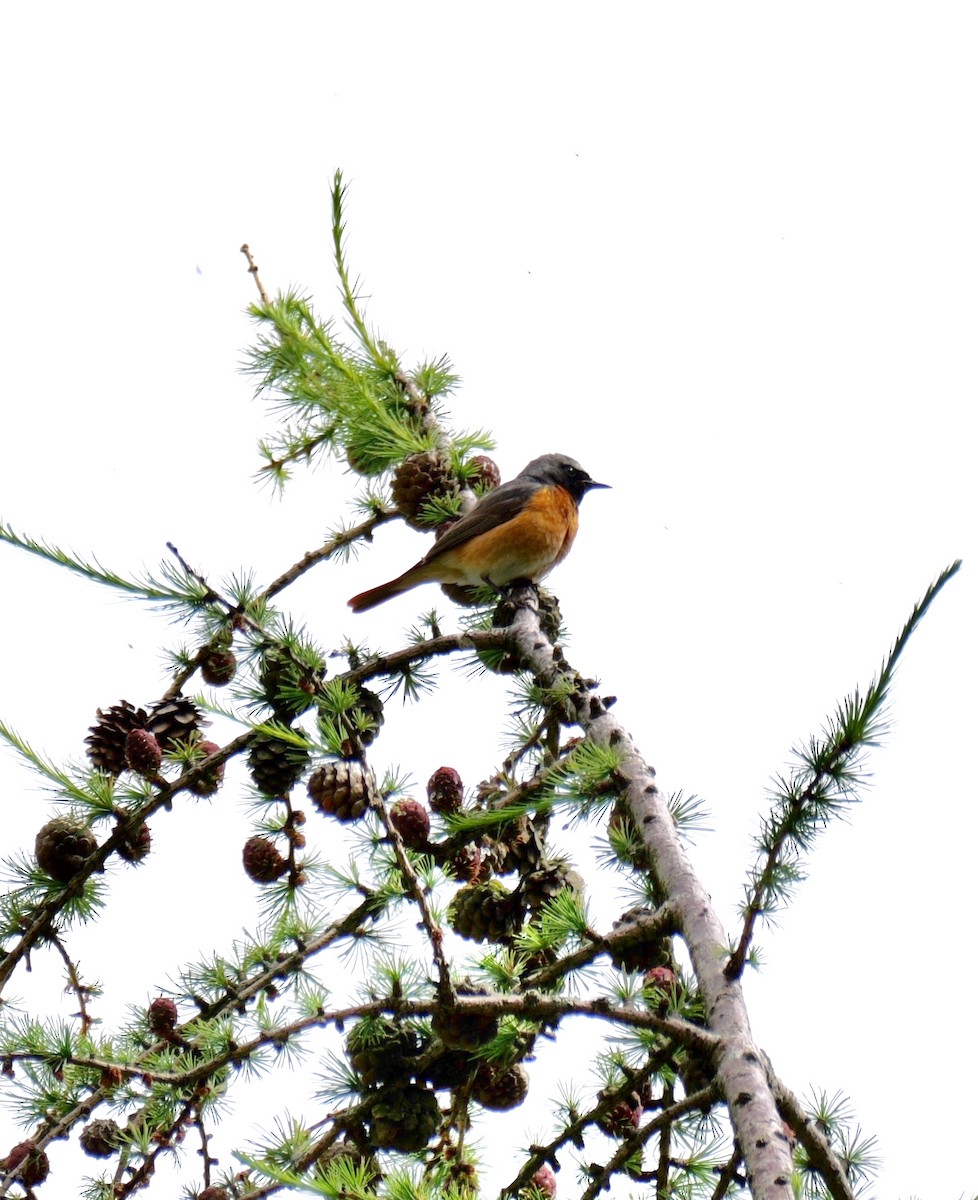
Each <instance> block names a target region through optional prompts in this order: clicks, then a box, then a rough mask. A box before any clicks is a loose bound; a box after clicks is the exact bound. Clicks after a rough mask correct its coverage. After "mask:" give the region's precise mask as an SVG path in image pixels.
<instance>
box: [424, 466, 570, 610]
mask: <svg viewBox="0 0 978 1200" xmlns="http://www.w3.org/2000/svg"><path fill="white" fill-rule="evenodd" d="M576 534H577V505H576V504H575V503H574V500H573V498H572V497H571V496H570V494H569V493H568V492H566V491H564V489H563V488H561V487H554V488H541V489H540V491H538V492H537V494H536V495H535V496H534V497H533V499H532V500H531V501H530V502H529V504H528V505H527V506H526V508H525V509H524V510H523V511H522V512H521V513H520V514H519V516H517V517H514V518H513V519H512V520H511V521H507V522H506V523H505V524H503V525H499V526H497V527H496V528H495V529H490V530H489V531H488V533H482V534H479V536H478V537H475V538H473V539H472V540H471V541H469V542H466V543H465V544H464V545H462V546H458V547H456V548H455V549H454V550H450V551H449V552H448V553H447V554H445V555H444V556H443V557H440V556H436V557H435V558H434V559H432V561H431V564H430V567H431V575H430V576H429V578H436V579H438V580H440V581H441V582H443V583H461V584H466V585H468V586H470V587H471V586H475V585H476V584H478V583H480V582H482V581H483V580H484V579H485V578H487V577H488V578H489V579H490V580H491V582H492V583H495V584H504V583H512V581H513V580H514V579H532V580H534V581H536V580H539V579H543V577H544V576H545V575H546V574H547V573H548V572H549V571H551V570H552V569H553V568H554V567H555V566H556V565H557V564H558V563H559V562H560V561H561V560H562V559H563V558H564V557H565V556H566V554H567V552H568V551H569V550H570V548H571V544H572V543H573V541H574V537H575V535H576Z"/></svg>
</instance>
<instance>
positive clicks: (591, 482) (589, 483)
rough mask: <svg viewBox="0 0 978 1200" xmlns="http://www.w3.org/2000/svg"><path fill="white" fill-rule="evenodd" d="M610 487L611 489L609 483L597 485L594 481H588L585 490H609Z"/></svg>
mask: <svg viewBox="0 0 978 1200" xmlns="http://www.w3.org/2000/svg"><path fill="white" fill-rule="evenodd" d="M610 487H611V484H610V483H598V481H597V480H596V479H589V480H588V481H587V490H588V491H591V489H592V488H610Z"/></svg>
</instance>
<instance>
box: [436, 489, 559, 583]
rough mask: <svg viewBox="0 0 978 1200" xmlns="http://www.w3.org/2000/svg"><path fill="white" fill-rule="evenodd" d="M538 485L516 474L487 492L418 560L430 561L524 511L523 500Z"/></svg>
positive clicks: (526, 499)
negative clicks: (514, 477) (515, 476)
mask: <svg viewBox="0 0 978 1200" xmlns="http://www.w3.org/2000/svg"><path fill="white" fill-rule="evenodd" d="M539 486H540V485H539V483H537V482H536V481H534V480H530V479H521V478H519V477H517V478H516V479H511V480H510V481H509V483H504V484H503V485H502V486H501V487H497V488H494V489H493V491H491V492H487V493H486V494H485V495H484V496H483V497H482V498H481V500H479V502H478V503H477V504H476V506H475V508H473V509H470V510H469V511H468V512H467V513H466V514H465V516H464V517H463V518H462V519H461V521H458V522H457V523H456V524H454V525H453V526H452V527H451V529H449V531H448V533H446V534H445V536H444V537H441V538H439V539H438V541H437V542H435V544H434V545H433V546H432V547H431V549H430V550H429V551H428V553H427V554H426V555H425V556H424V558H423V559H422V560H421V561H422V562H425V563H426V562H431V560H432V559H433V558H437V557H438V556H439V555H440V554H444V553H445V551H446V550H454V549H455V547H456V546H461V545H462V543H463V542H467V541H469V539H470V538H474V537H478V536H479V534H480V533H488V532H489V530H490V529H495V528H496V526H497V525H505V524H506V522H507V521H511V520H512V519H513V518H514V517H515V516H518V515H519V514H520V513H521V512H522V511H523V509H524V507H525V506H526V502H527V501H528V500H529V499H530V497H531V496H532V495H533V493H534V492H535V491H536V490H537V488H538V487H539Z"/></svg>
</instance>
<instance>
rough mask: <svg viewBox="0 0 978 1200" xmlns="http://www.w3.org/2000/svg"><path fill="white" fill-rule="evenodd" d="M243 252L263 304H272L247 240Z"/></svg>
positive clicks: (242, 248)
mask: <svg viewBox="0 0 978 1200" xmlns="http://www.w3.org/2000/svg"><path fill="white" fill-rule="evenodd" d="M241 253H242V254H243V255H244V256H245V258H246V259H247V260H248V271H249V272H250V274H251V275H252V276H253V277H254V280H255V286H256V287H257V288H258V295H259V296H261V302H262V304H264V305H265V306H266V307H267V306H268V305H269V304H271V300H269V298H268V293H267V292H266V291H265V289H264V288H263V287H262V282H261V280H260V279H259V278H258V264H257V263H256V262H255V260H254V259H253V258H252V257H251V251H250V250H249V249H248V243H247V242H245V243H244V245H243V246H242V247H241Z"/></svg>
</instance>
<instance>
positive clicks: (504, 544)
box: [349, 454, 609, 612]
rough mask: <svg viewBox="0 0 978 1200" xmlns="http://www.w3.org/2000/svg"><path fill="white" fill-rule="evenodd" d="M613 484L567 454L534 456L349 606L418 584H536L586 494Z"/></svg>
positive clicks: (564, 541) (562, 552)
mask: <svg viewBox="0 0 978 1200" xmlns="http://www.w3.org/2000/svg"><path fill="white" fill-rule="evenodd" d="M608 486H609V485H608V484H607V483H596V482H595V481H594V480H593V479H592V478H591V476H590V475H588V473H587V471H585V470H584V468H583V467H582V466H581V465H580V463H578V462H575V461H574V459H572V458H568V457H567V455H566V454H544V455H542V456H541V457H540V458H535V459H534V460H533V462H531V463H530V464H529V465H528V466H526V467H524V468H523V470H522V471H521V472H520V473H519V475H517V476H516V478H515V479H511V480H510V481H509V482H508V483H504V484H503V485H502V486H501V487H498V488H496V489H495V490H494V491H491V492H486V494H485V495H484V496H482V497H481V499H479V500H478V501H477V502H476V504H475V506H474V507H473V508H471V509H470V510H469V511H468V512H467V513H466V514H465V516H464V517H462V519H461V520H460V521H458V522H457V523H456V524H455V525H453V526H452V527H451V528H450V529H449V530H448V532H447V533H446V534H445V535H444V537H442V538H440V539H439V540H438V541H437V542H435V544H434V545H433V546H432V547H431V549H430V550H429V551H428V553H427V554H426V555H425V556H424V558H423V559H422V560H421V561H420V562H419V563H415V565H414V566H413V567H411V568H410V569H409V570H407V571H405V572H404V574H403V575H398V577H397V578H396V579H392V580H390V582H389V583H382V584H381V585H380V587H375V588H370V590H369V591H366V592H361V593H360V594H359V595H358V596H354V597H353V599H352V600H350V601H349V605H350V607H351V608H352V609H353V611H354V612H364V611H365V610H366V609H368V608H373V606H374V605H375V604H383V602H384V601H385V600H389V599H390V598H391V596H397V595H398V594H399V593H401V592H406V591H409V590H410V589H411V588H414V587H417V586H418V585H419V584H421V583H455V584H462V585H463V586H465V587H478V586H479V584H485V583H488V584H492V585H493V586H495V587H502V586H503V584H507V583H513V582H514V581H515V580H517V579H528V580H530V581H532V582H533V583H536V582H538V581H539V580H541V579H543V577H544V576H545V575H546V574H547V573H548V572H549V571H552V570H553V568H554V567H555V566H556V565H557V564H558V563H559V562H561V561H562V560H563V559H564V558H565V557H566V555H567V552H568V550H570V548H571V544H572V543H573V541H574V536H575V534H576V533H577V506H578V505H579V504H580V502H581V498H582V497H583V495H584V493H585V492H589V491H590V490H591V488H604V487H608Z"/></svg>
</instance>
